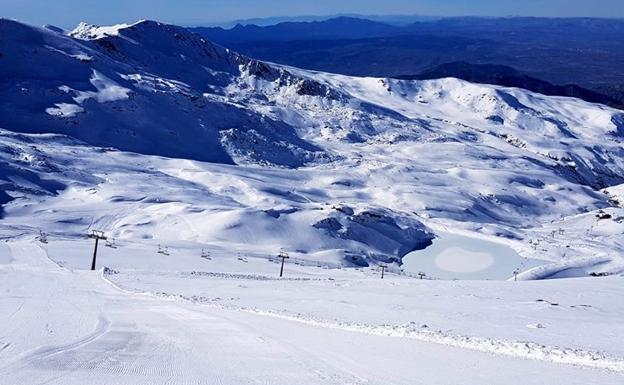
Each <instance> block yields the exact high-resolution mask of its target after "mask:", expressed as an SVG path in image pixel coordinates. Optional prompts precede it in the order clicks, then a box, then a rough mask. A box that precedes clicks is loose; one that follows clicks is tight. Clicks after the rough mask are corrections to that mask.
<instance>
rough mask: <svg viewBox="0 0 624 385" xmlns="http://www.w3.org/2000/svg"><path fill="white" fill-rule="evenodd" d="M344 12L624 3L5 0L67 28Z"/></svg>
mask: <svg viewBox="0 0 624 385" xmlns="http://www.w3.org/2000/svg"><path fill="white" fill-rule="evenodd" d="M340 15H354V16H355V15H357V16H361V17H375V18H379V19H383V18H400V17H403V18H406V19H409V18H412V17H413V18H418V17H425V18H427V17H434V18H438V17H440V18H441V17H458V16H460V17H461V16H466V17H471V16H473V17H527V16H529V17H531V16H533V17H597V18H611V19H613V18H623V17H624V6H622V4H621V2H620V1H619V0H595V1H593V2H591V4H589V3H588V2H587V1H585V0H527V1H524V2H522V3H518V2H516V1H512V0H498V1H493V0H473V1H466V0H446V1H434V0H420V1H413V0H411V1H410V0H387V1H385V2H383V4H380V3H379V2H375V1H372V0H363V1H352V0H347V1H343V2H341V3H340V4H335V3H334V2H331V1H328V0H319V1H316V2H314V3H310V2H302V1H292V0H278V1H268V0H259V1H252V0H242V1H237V2H228V1H224V0H211V1H201V0H178V1H169V0H155V1H149V0H135V1H132V2H128V1H124V0H109V1H107V2H106V3H102V2H99V1H94V0H82V1H80V0H64V1H56V2H54V6H52V7H51V6H50V4H49V2H47V1H43V0H21V1H19V2H15V1H13V0H0V17H5V18H12V19H16V20H19V21H22V22H25V23H28V24H34V25H43V24H53V25H57V26H59V27H63V28H66V29H69V28H73V27H74V26H76V25H77V24H78V23H79V22H81V21H85V22H88V23H92V24H100V25H107V24H119V23H125V22H133V21H136V20H140V19H153V20H159V21H163V22H167V23H172V24H179V25H185V26H199V25H206V26H208V25H222V26H229V25H233V23H236V22H246V21H249V20H253V21H255V22H257V23H262V22H263V21H264V23H265V24H267V23H272V22H273V21H275V22H279V21H288V20H314V19H327V18H331V17H334V16H340Z"/></svg>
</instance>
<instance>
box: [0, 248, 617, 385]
mask: <svg viewBox="0 0 624 385" xmlns="http://www.w3.org/2000/svg"><path fill="white" fill-rule="evenodd" d="M85 251H87V249H86V248H85ZM0 256H1V258H0V263H1V265H0V276H1V278H2V279H1V280H0V290H2V292H3V293H5V294H4V295H3V296H2V297H0V305H1V306H2V309H4V314H5V316H3V317H1V318H0V323H1V324H0V328H1V330H2V334H0V383H2V384H7V385H12V384H16V385H17V384H20V385H23V384H44V383H45V384H85V383H89V384H112V383H114V384H135V385H136V384H238V385H240V384H265V383H266V384H293V383H298V384H457V383H462V384H483V383H487V384H512V383H519V382H518V381H520V382H521V383H523V384H544V383H549V384H588V383H599V384H620V383H621V381H622V379H623V378H624V375H623V373H624V355H622V354H620V355H617V354H615V353H614V352H596V351H593V352H591V350H590V349H586V350H583V349H574V350H571V349H568V350H566V349H565V347H559V348H555V347H550V346H546V345H542V344H537V343H534V344H531V343H528V342H527V343H525V344H524V346H526V349H524V350H522V349H521V348H520V347H521V346H522V345H523V344H521V343H515V344H512V342H513V341H507V343H508V345H507V347H510V346H512V347H513V346H515V348H511V349H509V348H508V349H506V350H505V349H500V344H499V345H497V342H496V341H495V340H494V339H485V338H473V339H472V342H471V339H470V338H469V336H465V337H464V338H463V339H457V337H456V335H457V334H454V331H452V330H449V331H447V333H446V336H447V337H446V338H444V337H442V336H443V335H442V334H436V333H434V332H432V333H430V334H427V332H424V331H420V329H422V325H418V326H417V327H412V328H411V329H413V330H412V331H411V332H410V331H409V330H408V329H410V328H409V327H408V326H405V325H404V326H403V327H402V328H401V327H396V325H395V327H391V326H392V325H390V324H384V323H383V322H380V321H381V319H382V318H380V319H375V318H376V317H379V316H380V314H382V313H386V312H387V309H384V308H383V301H380V302H379V308H378V309H377V310H375V309H367V311H366V313H362V314H361V317H360V322H359V323H355V322H349V321H348V320H345V321H332V322H321V321H318V320H317V321H312V320H311V319H310V318H309V317H308V316H307V315H305V314H299V315H291V316H285V315H283V314H281V315H280V314H278V313H277V312H275V311H273V310H271V306H272V304H271V300H270V299H266V298H265V297H264V296H262V295H260V296H256V298H257V300H256V308H255V309H253V310H252V309H250V308H246V310H245V309H242V308H236V307H228V306H221V305H218V303H215V302H213V303H212V304H206V303H205V302H203V301H201V300H200V297H197V296H196V297H195V299H185V298H184V297H183V296H179V295H167V294H165V293H162V292H161V293H160V294H157V293H155V292H151V293H150V292H147V291H144V290H142V289H141V288H140V286H141V285H140V283H139V284H137V285H136V286H137V287H133V286H132V284H131V282H130V281H124V282H121V283H119V282H117V283H116V282H115V277H116V276H117V275H120V274H122V272H121V271H112V270H108V269H107V270H106V271H103V270H100V271H94V272H91V271H85V270H78V269H75V270H72V269H69V268H62V267H60V266H59V265H58V264H56V263H55V262H53V261H52V260H51V259H49V256H48V253H47V252H46V250H45V246H44V247H42V245H40V244H38V243H35V242H33V241H32V240H29V239H19V240H14V241H10V242H7V243H3V244H2V246H0ZM125 257H126V258H132V255H126V256H125ZM102 258H105V257H104V256H102ZM250 263H251V262H250ZM241 265H244V267H242V268H240V267H238V268H237V267H236V266H234V265H231V266H230V269H231V270H237V269H238V270H241V269H246V268H247V267H246V266H248V264H241ZM311 269H313V268H311V267H302V266H297V268H296V269H294V268H289V269H288V270H287V274H290V275H291V277H301V278H306V277H307V278H311V275H310V274H312V275H313V276H314V277H315V280H313V281H310V282H314V283H315V285H317V286H324V287H325V290H327V295H322V296H317V301H318V302H319V303H322V302H323V301H328V302H331V299H332V297H335V296H340V293H341V292H342V291H343V290H345V286H346V287H348V286H349V285H350V284H353V285H358V284H361V283H362V282H367V283H368V284H369V285H372V286H371V287H370V288H369V289H371V288H374V285H375V283H377V284H378V285H381V286H379V287H378V288H377V290H379V289H382V290H383V289H384V288H386V289H387V288H388V287H392V286H399V287H400V286H401V285H406V284H407V288H408V290H414V294H416V293H417V292H418V291H423V290H425V291H426V290H431V289H430V288H427V286H426V285H416V286H410V285H409V282H415V281H413V280H409V279H406V278H404V277H398V276H389V277H388V278H386V279H384V280H383V281H382V280H379V279H377V277H364V276H358V275H357V272H354V271H340V270H331V271H327V270H325V271H323V272H318V271H315V270H314V271H313V270H311ZM308 270H309V271H308ZM267 275H268V274H267ZM173 278H175V277H174V276H173V275H172V276H170V277H169V281H171V280H172V279H173ZM329 278H332V279H329ZM173 280H174V281H175V279H173ZM177 281H178V283H179V284H184V283H185V282H188V278H184V277H179V276H178V278H177ZM227 281H231V282H232V287H234V286H236V287H238V289H237V290H233V291H232V292H233V293H236V294H235V295H241V296H242V295H244V294H243V293H244V292H245V291H248V292H254V291H256V289H257V288H255V287H254V284H256V283H259V282H263V283H264V285H266V286H267V287H265V290H271V287H272V288H273V289H274V290H276V291H278V292H283V289H284V287H283V286H282V285H283V284H285V283H287V282H289V283H292V284H295V283H296V281H280V280H275V279H273V280H264V281H259V280H257V279H255V280H254V279H250V278H241V277H240V276H237V275H235V274H233V275H231V276H229V277H227V278H222V279H214V278H202V279H196V280H194V281H193V284H192V285H190V286H187V287H186V289H187V290H191V287H192V288H194V290H195V292H196V293H201V292H212V291H213V290H217V291H218V290H219V287H220V286H221V285H223V284H224V282H227ZM586 281H587V282H585V284H586V285H587V286H586V289H587V290H596V291H600V292H604V293H608V292H610V291H614V290H615V291H616V292H617V290H619V287H621V284H622V282H621V279H619V278H618V279H612V280H586ZM299 283H301V282H299ZM337 283H340V284H341V285H336V284H337ZM418 283H420V284H422V282H418ZM543 283H544V282H522V283H521V284H522V285H525V286H524V287H518V289H517V290H520V291H526V289H527V287H528V286H526V285H528V284H535V285H538V287H535V288H532V289H530V290H532V291H538V292H539V291H542V290H544V288H539V285H540V284H543ZM593 283H596V285H595V286H594V285H593ZM497 284H498V285H501V287H506V288H509V287H510V286H509V285H514V284H518V283H512V282H499V283H497ZM171 287H172V286H171V282H169V283H167V280H165V282H164V284H163V285H162V288H165V289H169V290H170V289H171ZM470 287H471V285H470V283H469V282H468V283H466V286H464V287H461V288H457V289H458V290H457V291H456V295H457V296H458V297H462V296H469V293H471V291H472V289H471V288H470ZM309 289H310V290H314V291H315V292H317V293H318V291H317V289H318V288H309ZM305 292H306V290H305V286H303V287H299V290H291V291H289V292H288V293H289V296H288V297H289V301H291V302H292V303H296V302H297V301H298V300H300V299H304V298H305V296H306V294H305ZM372 292H375V290H367V291H360V292H359V293H360V295H361V296H362V297H366V296H371V295H377V294H372ZM510 292H514V290H507V291H500V293H501V294H500V295H501V296H507V295H509V293H510ZM324 294H325V293H324ZM516 294H517V292H516ZM190 297H191V296H188V298H190ZM278 297H279V295H278ZM572 297H573V296H572ZM549 298H550V299H551V300H557V299H559V298H564V299H567V298H569V297H568V296H567V295H566V294H565V293H564V292H562V293H557V292H550V293H549ZM596 298H599V297H596ZM502 299H504V298H502ZM475 303H478V302H473V304H475ZM484 303H486V302H484ZM537 304H539V303H537ZM273 305H274V304H273ZM412 305H413V306H414V307H415V308H416V309H419V308H420V309H421V310H422V311H423V314H422V316H421V317H420V319H426V318H427V317H426V315H427V312H428V311H427V310H426V306H424V305H425V304H424V303H420V302H417V303H413V304H412ZM539 305H540V306H541V304H539ZM561 305H564V304H563V303H562V304H561ZM345 306H350V305H349V304H348V303H345V304H344V305H343V307H345ZM588 306H592V304H588ZM596 306H600V308H596V309H594V310H587V311H589V312H595V313H596V320H599V321H600V320H601V317H605V314H604V313H607V314H609V317H621V316H622V314H623V308H622V305H621V303H619V302H614V303H612V304H611V307H610V308H606V307H604V308H603V307H602V306H604V304H603V303H600V302H599V303H598V305H596ZM562 307H563V306H562ZM335 308H336V311H334V310H332V307H331V306H330V307H327V308H325V311H326V313H325V316H326V319H332V318H333V319H339V318H341V317H342V318H343V319H344V315H341V314H340V310H339V309H340V306H336V307H335ZM484 310H485V307H484ZM456 311H461V310H460V309H456ZM549 311H550V310H546V311H545V313H548V312H549ZM569 311H570V310H569V309H566V310H565V312H564V313H561V314H560V316H562V317H563V318H565V317H567V316H569V315H570V313H569ZM583 311H584V310H583ZM601 313H602V314H601ZM284 314H285V313H284ZM525 316H526V317H527V321H529V320H530V318H532V317H533V315H531V314H530V312H527V313H526V315H525ZM449 317H450V318H453V317H454V315H453V314H452V312H451V314H449ZM553 319H556V317H554V318H553ZM620 319H621V318H620ZM604 320H605V319H604V318H602V321H604ZM610 321H611V322H612V323H611V324H610V325H611V327H612V328H616V327H617V323H616V321H615V319H611V320H610ZM484 322H486V323H485V324H484V327H487V321H485V320H484ZM365 324H368V326H366V327H365V326H364V325H365ZM588 325H589V324H588ZM608 325H609V324H605V326H608ZM413 326H414V325H413ZM559 326H560V325H557V324H554V325H547V326H546V325H544V329H541V328H539V327H536V328H534V329H530V330H533V331H535V332H536V333H539V332H540V331H548V330H549V329H548V328H549V327H554V328H557V327H559ZM593 326H598V325H592V327H591V328H590V327H587V329H586V330H584V331H583V332H587V333H590V334H591V333H592V332H596V333H599V332H605V331H608V329H607V330H602V331H598V330H593ZM431 327H432V328H435V325H431ZM514 328H515V326H511V327H510V329H511V330H510V334H509V336H512V335H513V333H514V330H513V329H514ZM417 329H418V330H417ZM569 331H571V330H569ZM620 332H621V331H620ZM426 335H430V336H431V338H425V337H424V336H426ZM596 335H597V334H596ZM419 336H420V337H419ZM436 336H438V337H436ZM453 336H455V337H453ZM452 341H463V342H462V343H452ZM497 341H498V343H503V340H497ZM474 342H478V345H479V346H481V348H475V346H476V345H475V344H474ZM471 344H472V345H471ZM487 346H490V347H491V348H487ZM496 346H499V348H498V349H497V348H495V347H496ZM530 348H532V349H530ZM618 349H619V348H618V347H617V344H616V343H615V342H614V344H613V351H617V350H618ZM523 351H524V352H525V353H526V354H522V353H521V352H523ZM562 351H567V353H566V354H567V357H568V360H567V361H565V360H561V359H558V358H557V357H559V358H561V357H565V356H566V354H563V353H561V352H562ZM527 352H528V353H527ZM549 352H550V354H548V353H549ZM619 353H621V352H619ZM553 358H554V359H553ZM557 361H559V362H557ZM565 362H567V363H565Z"/></svg>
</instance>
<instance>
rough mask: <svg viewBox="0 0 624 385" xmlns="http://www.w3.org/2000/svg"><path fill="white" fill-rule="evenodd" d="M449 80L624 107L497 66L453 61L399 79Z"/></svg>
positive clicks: (580, 89)
mask: <svg viewBox="0 0 624 385" xmlns="http://www.w3.org/2000/svg"><path fill="white" fill-rule="evenodd" d="M447 77H453V78H458V79H463V80H466V81H469V82H473V83H483V84H494V85H500V86H505V87H518V88H524V89H526V90H529V91H533V92H539V93H541V94H544V95H553V96H570V97H574V98H579V99H583V100H586V101H588V102H592V103H601V104H606V105H610V106H612V107H617V108H624V104H623V103H621V102H620V101H618V100H616V99H614V98H612V97H610V96H608V95H603V94H601V93H598V92H594V91H591V90H588V89H586V88H583V87H580V86H578V85H576V84H567V85H561V86H558V85H554V84H552V83H549V82H546V81H543V80H540V79H537V78H534V77H531V76H528V75H525V74H523V73H521V72H519V71H517V70H515V69H514V68H511V67H508V66H503V65H496V64H470V63H466V62H453V63H445V64H442V65H439V66H437V67H435V68H433V69H431V70H428V71H425V72H422V73H420V74H418V75H404V76H398V78H399V79H406V80H429V79H441V78H447Z"/></svg>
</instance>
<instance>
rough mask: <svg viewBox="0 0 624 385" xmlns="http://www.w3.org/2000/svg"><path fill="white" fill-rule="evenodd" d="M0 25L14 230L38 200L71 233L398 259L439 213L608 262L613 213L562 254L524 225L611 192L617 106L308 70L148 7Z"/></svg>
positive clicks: (46, 223) (54, 224) (552, 218)
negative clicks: (141, 14) (50, 23)
mask: <svg viewBox="0 0 624 385" xmlns="http://www.w3.org/2000/svg"><path fill="white" fill-rule="evenodd" d="M94 28H95V29H94ZM102 28H104V29H102ZM106 30H108V31H112V32H111V33H110V34H107V33H101V32H102V31H106ZM0 32H1V33H0V52H1V53H2V56H0V79H4V80H3V81H0V90H1V91H0V92H1V97H2V100H4V101H5V102H3V103H2V105H0V128H3V130H2V137H3V141H2V142H3V146H2V147H0V163H1V165H2V166H0V167H1V169H2V170H3V174H2V177H1V178H0V192H2V201H3V203H4V205H3V207H4V214H3V215H4V218H3V223H5V224H6V225H7V226H11V228H12V229H14V231H16V232H19V231H26V230H24V229H28V228H29V226H32V225H29V224H28V223H27V221H28V218H32V217H35V216H36V217H37V218H38V224H39V226H40V227H41V228H53V229H56V230H55V231H58V232H59V234H67V235H72V236H73V235H75V234H79V233H81V232H84V231H85V229H86V228H89V227H90V226H97V227H98V228H105V229H107V231H109V232H111V233H112V234H113V235H114V236H116V237H119V238H121V239H134V238H140V239H147V238H156V239H163V240H166V239H169V240H173V239H175V240H176V241H181V240H185V241H192V242H217V243H219V244H222V245H223V247H224V248H234V249H240V250H248V251H250V252H251V251H252V250H251V249H250V248H253V252H259V250H261V251H262V252H266V253H273V252H274V250H275V248H276V246H277V245H282V246H284V247H287V248H288V249H289V250H293V251H296V252H297V253H299V254H301V255H319V253H325V252H329V251H328V250H330V251H331V252H329V254H330V255H332V256H333V257H332V258H338V259H339V260H341V261H349V262H348V263H349V265H353V264H354V263H355V262H354V260H353V259H352V258H351V256H353V254H356V255H360V256H361V259H358V260H357V261H356V262H357V264H359V265H367V264H374V263H378V262H380V261H382V262H388V263H396V264H400V263H401V258H402V257H403V256H405V255H406V254H407V253H409V252H410V251H412V250H414V249H417V248H421V247H424V246H425V245H427V244H428V242H429V241H431V239H432V237H434V236H435V233H436V230H435V229H440V228H445V227H449V226H450V227H453V228H455V229H460V231H464V232H467V233H475V234H478V235H479V236H483V237H491V238H494V239H496V240H498V241H500V242H504V243H508V244H510V245H512V246H513V247H514V248H516V249H518V250H519V251H520V252H521V253H522V255H524V256H531V257H536V258H538V259H539V258H546V259H548V260H552V261H556V262H561V261H562V260H564V259H566V258H573V259H574V258H581V257H587V255H588V254H592V255H593V254H595V255H597V256H600V258H593V259H591V258H589V259H587V258H586V259H583V260H582V261H586V262H582V263H585V264H590V265H588V266H589V267H587V270H582V271H594V269H595V268H594V267H593V265H592V264H591V263H593V262H591V261H601V262H600V263H601V264H602V265H601V266H603V267H601V269H603V270H604V271H618V269H620V268H621V266H622V255H623V254H622V250H621V247H620V246H618V244H617V234H616V233H614V232H611V231H610V232H606V231H605V232H603V233H601V234H600V235H598V237H599V239H600V241H599V242H594V241H593V237H594V235H592V236H591V237H590V235H588V234H581V233H579V234H578V238H579V239H581V240H582V241H583V247H580V248H578V249H575V250H567V248H565V245H563V244H562V245H559V246H557V247H561V249H557V250H565V252H562V253H560V252H556V253H554V254H549V253H545V254H544V253H543V252H542V251H541V250H533V249H532V248H530V247H529V246H528V244H527V243H526V242H527V240H528V239H530V237H535V236H537V235H536V234H541V233H542V232H543V231H542V229H543V228H542V227H541V226H542V225H545V224H550V225H549V226H553V223H555V224H559V223H560V224H561V226H568V223H569V222H568V221H570V220H575V221H576V220H578V219H577V218H582V220H583V221H589V220H590V219H592V218H594V215H596V213H597V211H598V210H605V209H609V210H617V209H615V208H612V207H611V206H612V203H611V202H613V199H612V197H611V196H609V195H608V194H606V193H604V192H603V191H602V190H603V189H604V188H609V187H612V186H616V185H620V184H622V183H624V177H623V175H624V161H623V159H624V157H623V156H622V146H621V143H622V140H623V139H624V138H623V136H622V135H624V117H623V116H622V113H621V112H619V111H617V110H614V109H611V108H609V107H606V106H603V105H597V104H591V103H586V102H583V101H581V100H578V99H573V98H565V97H548V96H544V95H540V94H536V93H531V92H529V91H526V90H522V89H518V88H505V87H497V86H490V85H479V84H473V83H469V82H466V81H462V80H459V79H452V78H449V79H438V80H424V81H407V80H397V79H390V78H358V77H350V76H343V75H337V74H331V73H321V72H314V71H308V70H302V69H298V68H294V67H289V66H283V65H276V64H271V63H266V62H262V61H258V60H254V59H250V58H248V57H246V56H244V55H240V54H238V53H235V52H233V51H230V50H228V49H226V48H223V47H221V46H219V45H217V44H213V43H211V42H209V41H207V40H206V39H204V38H203V37H201V36H199V35H198V34H195V33H192V32H190V31H188V30H187V29H184V28H181V27H177V26H172V25H167V24H162V23H157V22H148V21H146V22H141V23H139V24H134V25H127V26H124V27H123V28H118V27H114V28H112V29H111V28H110V27H109V28H108V29H107V28H106V27H86V26H84V25H83V28H82V29H81V33H84V36H85V37H87V38H89V37H95V39H90V38H89V39H87V40H82V39H76V38H73V37H71V36H67V35H64V34H61V33H58V32H55V31H51V30H47V29H40V28H35V27H30V26H26V25H23V24H19V23H15V22H5V21H0ZM81 36H82V35H81ZM5 130H6V131H5ZM35 203H36V204H35ZM611 215H612V218H614V219H613V220H614V221H615V220H616V219H617V218H618V216H617V215H616V214H615V212H614V214H611ZM579 229H580V228H579ZM613 229H617V226H616V227H614V228H613ZM575 231H576V230H575ZM614 231H615V230H614ZM405 234H412V235H411V236H409V237H406V235H405ZM589 238H592V240H590V239H589ZM378 240H385V241H384V242H381V241H379V242H377V241H378ZM553 242H555V241H553ZM557 242H559V241H557ZM561 242H563V240H561ZM323 255H326V254H323ZM587 261H589V262H587ZM604 261H607V262H604ZM579 263H581V262H579ZM357 264H356V265H357ZM603 270H601V271H603ZM549 271H550V270H549ZM579 271H581V270H579Z"/></svg>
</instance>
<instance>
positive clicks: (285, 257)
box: [277, 251, 290, 277]
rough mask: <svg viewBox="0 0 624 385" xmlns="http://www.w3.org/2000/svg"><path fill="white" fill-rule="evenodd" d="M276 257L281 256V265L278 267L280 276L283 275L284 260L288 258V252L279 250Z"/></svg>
mask: <svg viewBox="0 0 624 385" xmlns="http://www.w3.org/2000/svg"><path fill="white" fill-rule="evenodd" d="M277 258H281V259H282V267H280V275H279V276H280V277H282V275H284V261H286V260H287V259H288V258H290V257H289V256H288V253H287V252H285V251H280V253H279V255H278V256H277Z"/></svg>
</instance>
